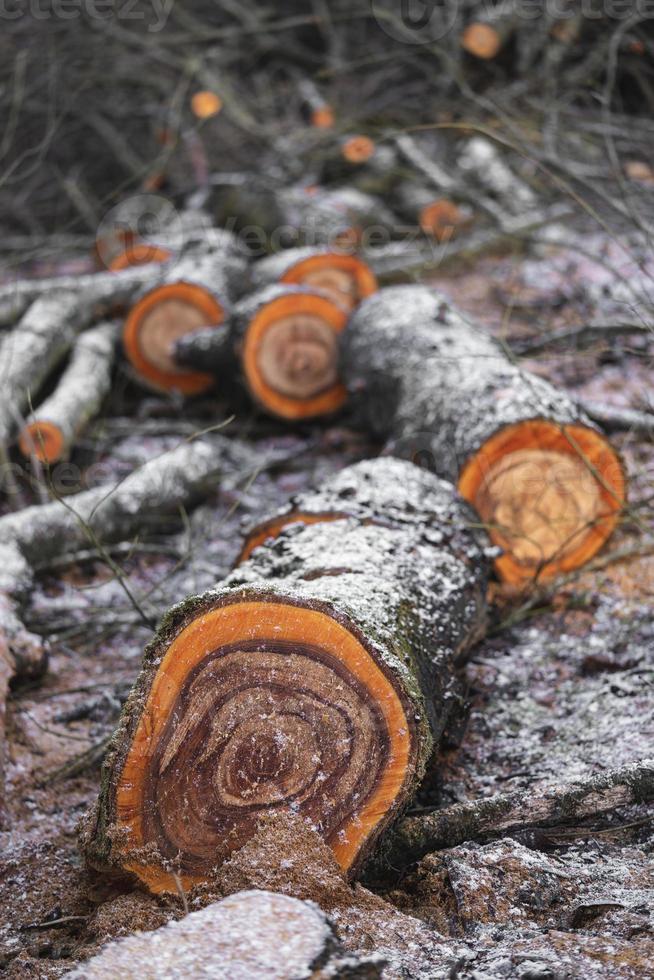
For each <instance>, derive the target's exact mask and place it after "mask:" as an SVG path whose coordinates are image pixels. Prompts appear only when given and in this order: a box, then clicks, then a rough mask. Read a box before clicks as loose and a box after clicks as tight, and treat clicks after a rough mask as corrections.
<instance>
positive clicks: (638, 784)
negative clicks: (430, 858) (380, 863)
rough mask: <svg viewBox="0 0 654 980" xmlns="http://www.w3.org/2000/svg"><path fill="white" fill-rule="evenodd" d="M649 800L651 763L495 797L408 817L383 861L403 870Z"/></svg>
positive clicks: (652, 795)
mask: <svg viewBox="0 0 654 980" xmlns="http://www.w3.org/2000/svg"><path fill="white" fill-rule="evenodd" d="M652 800H654V759H643V760H642V761H641V762H634V763H631V764H630V765H626V766H621V767H620V768H618V769H608V770H607V771H606V772H600V773H598V774H597V775H595V776H592V777H590V778H589V779H583V780H580V781H578V782H572V783H563V784H562V785H561V786H554V787H552V788H551V789H547V790H541V791H539V792H538V793H537V794H529V793H524V792H518V793H498V794H497V795H496V796H490V797H487V798H486V799H482V800H474V801H472V802H469V803H458V804H455V805H454V806H450V807H446V808H445V809H443V810H435V811H434V812H433V813H428V814H424V815H420V816H415V817H407V818H406V819H404V820H403V821H402V822H401V823H400V824H399V826H398V827H397V828H396V829H395V830H394V831H393V833H392V835H389V841H388V850H387V852H386V854H385V857H384V859H385V860H386V861H387V862H388V863H389V864H390V865H395V866H397V865H400V866H405V865H406V864H407V863H410V862H412V861H416V860H418V859H419V858H421V857H422V856H423V855H424V854H427V853H428V852H430V851H437V850H443V849H445V848H448V847H456V846H457V845H458V844H463V843H464V841H471V840H479V839H480V838H483V837H486V836H488V835H495V834H502V835H506V834H515V833H517V832H519V831H525V830H532V829H534V828H537V827H553V826H559V825H561V824H573V823H576V822H577V821H579V820H584V819H586V818H588V817H593V816H597V815H599V814H602V813H607V812H610V811H611V810H615V809H617V808H618V807H622V806H629V805H631V804H636V803H650V802H652Z"/></svg>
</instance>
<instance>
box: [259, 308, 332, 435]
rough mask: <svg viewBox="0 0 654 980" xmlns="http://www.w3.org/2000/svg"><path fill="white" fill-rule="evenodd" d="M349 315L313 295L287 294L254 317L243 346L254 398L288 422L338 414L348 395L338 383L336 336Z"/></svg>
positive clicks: (267, 409)
mask: <svg viewBox="0 0 654 980" xmlns="http://www.w3.org/2000/svg"><path fill="white" fill-rule="evenodd" d="M346 322H347V312H346V311H345V310H344V309H342V308H341V307H340V306H337V305H336V304H335V303H333V302H332V301H331V300H329V299H327V298H326V297H324V296H320V295H317V294H315V293H309V292H307V293H289V294H288V295H287V296H280V297H278V298H277V299H275V300H272V302H270V303H267V304H266V305H265V306H264V307H263V308H262V309H260V310H259V312H258V313H256V314H255V316H254V317H253V319H252V320H251V322H250V324H249V325H248V328H247V331H246V334H245V338H244V340H243V349H242V360H243V371H244V374H245V379H246V382H247V385H248V388H249V389H250V393H251V394H252V397H253V398H254V399H255V400H256V401H257V402H259V404H260V405H261V406H262V407H263V408H264V409H265V410H266V411H268V412H270V413H271V414H273V415H277V416H279V417H280V418H284V419H306V418H314V417H316V416H319V415H327V414H329V413H331V412H335V411H336V410H337V409H339V408H341V406H342V405H343V404H344V403H345V400H346V397H347V392H346V390H345V387H344V385H342V384H341V383H340V381H338V375H337V370H338V335H339V334H340V333H341V331H342V330H343V329H344V327H345V324H346Z"/></svg>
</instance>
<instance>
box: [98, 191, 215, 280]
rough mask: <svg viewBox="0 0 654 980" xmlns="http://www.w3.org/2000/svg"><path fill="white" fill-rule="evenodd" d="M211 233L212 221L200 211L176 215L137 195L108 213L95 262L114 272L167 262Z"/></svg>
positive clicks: (146, 196)
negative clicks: (189, 245) (131, 267)
mask: <svg viewBox="0 0 654 980" xmlns="http://www.w3.org/2000/svg"><path fill="white" fill-rule="evenodd" d="M212 233H213V229H212V223H211V219H210V217H209V215H207V214H205V213H204V212H203V211H196V210H191V209H188V210H185V211H177V210H176V209H175V208H174V207H173V205H172V204H171V203H170V202H169V201H167V200H165V199H164V198H160V197H157V196H156V195H152V194H137V195H135V196H133V197H129V198H127V199H126V200H124V201H122V202H121V203H120V204H119V205H118V206H117V207H116V208H114V209H113V210H112V211H110V212H109V215H108V217H107V219H106V220H105V221H104V222H103V224H102V225H101V227H100V230H99V233H98V236H97V240H96V252H97V260H98V262H99V263H100V264H101V265H102V266H104V267H105V268H107V269H111V270H113V271H120V270H122V269H126V268H128V267H130V266H135V265H142V264H146V263H150V262H167V261H169V260H171V259H172V258H173V256H174V255H178V254H179V253H181V252H183V251H184V249H185V247H186V246H187V245H188V244H189V242H193V241H197V240H201V239H202V238H203V236H204V235H206V234H209V235H210V234H212Z"/></svg>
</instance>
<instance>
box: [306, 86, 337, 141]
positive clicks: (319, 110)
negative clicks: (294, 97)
mask: <svg viewBox="0 0 654 980" xmlns="http://www.w3.org/2000/svg"><path fill="white" fill-rule="evenodd" d="M298 91H299V93H300V98H301V100H302V110H303V113H304V116H305V119H306V120H307V122H308V123H309V124H310V125H311V126H314V127H315V128H316V129H332V128H333V126H334V123H335V121H336V119H335V115H334V110H333V108H332V106H331V105H330V104H329V102H328V101H327V100H326V99H325V97H324V96H323V95H321V93H320V90H319V89H318V86H317V85H316V84H315V82H313V81H312V80H311V79H310V78H301V79H299V80H298Z"/></svg>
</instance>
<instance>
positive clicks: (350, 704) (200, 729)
mask: <svg viewBox="0 0 654 980" xmlns="http://www.w3.org/2000/svg"><path fill="white" fill-rule="evenodd" d="M327 695H329V696H328V697H327ZM412 733H413V720H412V716H411V713H409V712H407V711H406V709H405V706H404V700H403V697H402V696H401V694H400V692H399V691H398V689H397V688H396V687H395V685H394V683H393V681H392V679H391V677H390V676H389V675H388V674H387V672H386V671H385V670H384V668H383V666H382V665H381V664H380V663H379V662H378V660H377V659H376V658H375V656H374V655H373V653H372V652H371V650H370V649H369V648H368V646H367V644H366V643H365V642H364V641H363V639H362V638H361V637H360V636H359V635H358V633H356V631H355V630H354V628H353V627H350V626H349V624H347V623H346V622H342V621H340V620H339V619H337V618H335V617H333V616H332V615H330V614H328V613H327V612H324V611H321V610H319V609H308V608H306V607H304V606H299V605H296V604H293V603H292V602H291V601H290V600H284V599H279V600H278V599H274V600H272V599H267V598H262V599H260V600H256V601H253V600H251V599H245V600H243V601H238V599H237V600H236V601H232V602H230V603H229V604H223V605H220V606H218V607H216V608H214V609H212V610H210V611H208V612H205V613H203V614H201V615H199V616H198V617H197V618H195V619H193V620H192V621H191V622H190V623H189V624H188V625H187V626H186V627H185V628H183V629H182V630H181V632H180V633H179V634H178V635H177V636H176V637H175V639H173V641H172V642H171V644H170V646H169V647H168V649H167V650H166V652H165V653H164V655H163V657H162V659H161V662H160V665H159V667H158V668H157V673H156V675H155V677H154V680H153V682H152V685H151V688H150V691H149V693H148V695H147V700H146V702H145V705H144V707H143V710H142V713H141V715H140V718H139V720H138V723H137V725H136V729H135V731H134V735H133V738H132V741H131V744H130V748H129V751H128V753H127V755H126V757H125V760H124V763H123V765H122V771H121V773H120V775H119V778H118V782H117V786H116V791H115V823H116V827H115V831H116V832H115V834H114V835H113V840H114V842H115V844H114V851H116V849H118V850H119V862H120V863H121V865H122V866H123V867H124V868H125V869H126V870H128V871H131V872H133V873H134V874H135V875H137V876H138V877H139V878H140V879H141V881H143V882H144V883H145V884H146V885H147V887H148V888H149V889H150V890H151V891H153V892H155V893H161V892H172V893H175V892H176V891H177V890H178V881H179V879H178V880H177V882H176V875H175V874H173V873H171V871H170V870H169V868H170V863H174V866H175V867H178V868H179V869H180V876H179V877H180V879H181V882H182V885H183V887H184V888H185V889H188V888H191V887H192V886H193V885H195V884H198V883H200V882H202V881H206V880H207V879H208V878H209V877H210V876H211V874H212V872H213V870H214V869H215V866H216V865H217V864H220V863H222V862H223V861H225V860H226V859H228V858H229V856H230V854H231V853H232V852H233V851H234V850H236V849H238V848H239V847H241V846H242V845H243V844H244V843H246V842H247V840H249V839H250V838H251V837H252V835H253V834H254V833H255V831H256V827H257V823H258V821H259V820H260V818H261V816H262V815H264V814H265V813H268V812H270V808H271V807H274V808H276V809H279V808H280V807H283V806H285V805H292V807H293V809H294V810H295V811H296V812H298V813H300V814H301V815H304V816H306V817H307V818H308V819H310V820H311V821H312V823H313V824H314V825H315V826H317V827H319V828H320V832H321V834H322V836H323V837H324V839H325V840H326V841H327V843H328V844H329V846H330V847H331V848H332V850H333V852H334V855H335V857H336V860H337V861H338V863H339V865H340V866H341V868H342V869H343V870H344V871H346V872H348V871H352V870H353V869H354V868H355V867H356V865H357V861H358V860H359V858H360V856H361V854H362V851H363V849H364V848H365V847H366V845H367V844H368V843H369V842H370V841H371V840H372V839H374V838H375V837H376V835H377V833H379V831H380V830H381V829H382V828H383V826H385V824H386V822H387V820H388V816H389V813H390V811H392V808H393V804H394V803H395V801H396V800H397V798H398V796H400V795H401V794H402V792H403V789H404V786H405V780H406V779H407V774H408V773H409V772H410V771H412V766H413V763H414V754H415V743H414V739H413V735H412ZM157 854H158V855H160V856H161V857H160V859H157V858H156V857H154V856H153V855H157ZM167 860H168V861H169V864H168V868H167V867H166V861H167Z"/></svg>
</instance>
